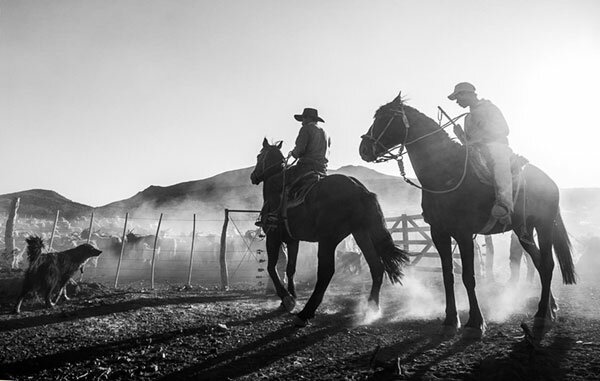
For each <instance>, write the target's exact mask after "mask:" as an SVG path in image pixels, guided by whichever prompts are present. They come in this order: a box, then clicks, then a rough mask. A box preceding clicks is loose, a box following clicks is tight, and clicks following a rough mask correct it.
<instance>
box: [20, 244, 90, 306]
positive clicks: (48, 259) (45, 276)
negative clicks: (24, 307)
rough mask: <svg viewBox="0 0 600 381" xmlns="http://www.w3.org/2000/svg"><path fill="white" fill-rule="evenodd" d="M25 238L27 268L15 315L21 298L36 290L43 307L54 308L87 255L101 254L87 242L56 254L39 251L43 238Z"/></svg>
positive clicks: (42, 246) (42, 245) (41, 247)
mask: <svg viewBox="0 0 600 381" xmlns="http://www.w3.org/2000/svg"><path fill="white" fill-rule="evenodd" d="M26 241H27V258H28V259H29V267H28V268H27V270H26V271H25V278H24V279H23V288H22V290H21V296H19V300H18V301H17V305H16V306H15V311H14V312H15V313H17V314H18V313H19V312H20V311H21V303H23V299H24V298H25V296H26V295H27V294H28V293H29V292H31V291H38V292H39V293H40V294H41V295H43V296H44V299H45V301H46V307H54V305H55V304H56V302H58V299H59V298H60V297H61V295H62V294H63V293H64V295H65V298H66V297H67V293H66V286H67V283H69V281H70V280H71V277H72V276H73V275H74V274H75V272H76V271H77V269H81V271H83V267H82V266H83V264H84V263H85V261H86V260H87V259H88V258H92V257H97V256H98V255H100V253H102V251H100V250H98V249H97V248H95V247H94V246H92V245H90V244H88V243H84V244H83V245H79V246H77V247H76V248H74V249H70V250H66V251H62V252H59V253H42V249H43V248H44V241H43V240H42V239H41V238H40V237H36V236H33V237H29V238H27V239H26ZM57 291H58V296H57V297H56V300H55V301H52V295H53V294H54V293H55V292H57ZM67 299H68V298H67Z"/></svg>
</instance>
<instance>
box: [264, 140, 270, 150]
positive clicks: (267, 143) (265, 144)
mask: <svg viewBox="0 0 600 381" xmlns="http://www.w3.org/2000/svg"><path fill="white" fill-rule="evenodd" d="M268 146H269V141H268V140H267V138H264V139H263V148H267V147H268Z"/></svg>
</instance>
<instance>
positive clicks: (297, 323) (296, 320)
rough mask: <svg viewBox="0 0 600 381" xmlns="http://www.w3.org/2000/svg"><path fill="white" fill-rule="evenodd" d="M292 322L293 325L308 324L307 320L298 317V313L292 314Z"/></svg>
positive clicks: (302, 325)
mask: <svg viewBox="0 0 600 381" xmlns="http://www.w3.org/2000/svg"><path fill="white" fill-rule="evenodd" d="M292 323H293V324H294V327H300V328H301V327H306V326H307V325H308V320H303V319H301V318H299V317H298V315H294V317H293V318H292Z"/></svg>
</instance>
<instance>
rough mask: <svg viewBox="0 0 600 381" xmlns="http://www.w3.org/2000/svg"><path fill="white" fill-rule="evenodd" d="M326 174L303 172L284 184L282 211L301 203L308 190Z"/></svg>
mask: <svg viewBox="0 0 600 381" xmlns="http://www.w3.org/2000/svg"><path fill="white" fill-rule="evenodd" d="M325 176H326V174H324V173H322V172H317V171H310V172H307V173H304V174H303V175H302V176H300V177H298V178H297V179H296V180H294V181H293V182H292V183H291V184H290V185H288V186H286V189H285V191H284V201H283V202H284V205H283V206H284V207H283V208H282V209H283V210H284V211H285V210H286V209H289V208H294V207H296V206H298V205H300V204H302V203H304V199H305V198H306V195H307V194H308V192H310V190H311V189H312V188H313V187H314V186H315V185H316V184H317V183H318V182H319V180H321V179H322V178H323V177H325Z"/></svg>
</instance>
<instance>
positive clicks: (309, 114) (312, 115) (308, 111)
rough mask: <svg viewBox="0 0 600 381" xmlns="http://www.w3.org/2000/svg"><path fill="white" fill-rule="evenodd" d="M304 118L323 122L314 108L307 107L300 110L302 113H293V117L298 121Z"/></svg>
mask: <svg viewBox="0 0 600 381" xmlns="http://www.w3.org/2000/svg"><path fill="white" fill-rule="evenodd" d="M304 118H308V119H312V120H314V121H318V122H323V123H325V121H324V120H323V119H321V118H320V117H319V112H318V111H317V110H316V109H314V108H309V107H307V108H305V109H304V111H302V114H296V115H294V119H296V120H297V121H298V122H302V119H304Z"/></svg>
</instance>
